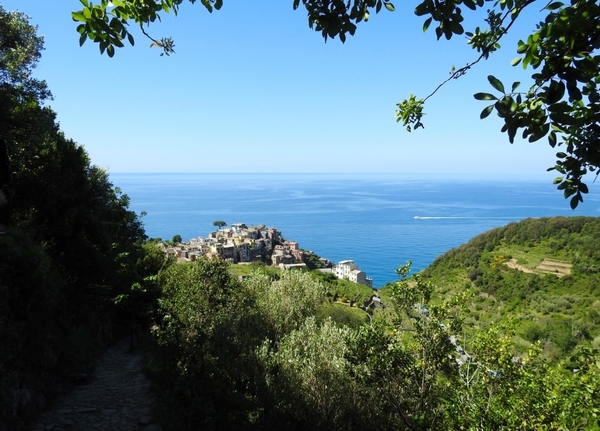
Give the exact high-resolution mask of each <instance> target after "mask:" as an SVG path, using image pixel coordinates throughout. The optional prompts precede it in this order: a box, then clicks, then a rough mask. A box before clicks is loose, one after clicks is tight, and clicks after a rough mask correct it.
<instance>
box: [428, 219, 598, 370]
mask: <svg viewBox="0 0 600 431" xmlns="http://www.w3.org/2000/svg"><path fill="white" fill-rule="evenodd" d="M598 237H600V219H598V218H591V217H556V218H549V219H546V218H542V219H528V220H523V221H521V222H519V223H511V224H509V225H508V226H505V227H502V228H498V229H494V230H492V231H490V232H487V233H485V234H483V235H480V236H477V237H476V238H473V239H472V240H471V241H469V242H468V243H466V244H464V245H462V246H460V247H458V248H456V249H454V250H451V251H449V252H448V253H446V254H444V255H443V256H441V257H439V258H438V259H437V260H436V261H435V262H434V263H433V264H432V265H431V266H430V267H429V268H427V269H426V270H425V271H424V272H423V277H425V278H426V279H428V280H430V281H431V282H432V283H433V284H435V285H436V286H439V289H438V290H437V294H439V295H446V294H452V293H456V292H459V291H462V290H464V289H465V288H467V289H469V290H470V291H471V292H472V293H473V297H472V298H471V299H470V300H469V307H468V313H467V315H466V323H468V326H469V327H472V328H474V329H478V328H482V327H486V326H489V324H490V323H491V322H504V323H508V321H509V320H511V321H512V324H513V325H514V326H515V329H516V334H517V337H516V339H515V341H516V342H517V344H518V345H520V346H521V348H522V349H523V348H525V349H526V348H527V347H528V346H529V345H530V343H533V342H537V341H540V342H541V345H542V348H543V349H544V353H545V355H546V356H547V357H549V358H554V359H556V358H565V357H567V356H568V355H569V354H570V353H571V352H572V351H573V348H574V347H575V346H576V345H578V344H589V343H591V344H592V345H593V346H594V347H595V348H599V347H600V313H599V305H600V301H599V296H600V291H598V284H599V283H598V282H599V271H600V266H599V264H598V262H600V246H599V245H598V242H597V238H598Z"/></svg>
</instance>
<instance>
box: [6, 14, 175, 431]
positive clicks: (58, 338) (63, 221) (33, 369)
mask: <svg viewBox="0 0 600 431" xmlns="http://www.w3.org/2000/svg"><path fill="white" fill-rule="evenodd" d="M42 45H43V43H42V39H41V38H40V37H38V36H36V34H35V28H34V27H32V26H31V25H29V24H28V22H27V19H26V17H24V16H23V15H22V14H19V13H8V12H6V11H5V10H4V9H3V8H2V7H1V6H0V101H1V103H0V140H1V141H2V143H3V144H5V145H6V147H7V153H8V160H9V162H10V167H11V170H10V172H9V173H12V175H5V174H6V173H5V172H3V175H2V178H3V179H4V178H11V177H12V183H7V184H3V186H5V187H4V189H5V190H9V191H10V228H9V229H8V230H7V232H6V233H5V234H3V235H0V340H1V341H0V429H6V428H8V429H18V428H20V427H22V426H23V424H24V421H25V419H26V418H27V417H28V415H29V414H30V413H31V412H33V411H35V410H37V409H39V408H43V407H45V406H47V405H48V403H49V402H50V401H51V400H52V398H53V397H55V396H56V395H57V394H59V393H60V392H61V391H62V390H63V389H64V388H65V387H67V386H68V385H69V382H70V381H71V380H73V379H78V378H81V377H82V376H83V375H85V374H89V372H90V368H91V366H92V359H93V358H94V356H95V355H96V354H97V353H98V352H99V351H101V349H102V348H103V346H104V345H105V344H106V343H108V342H110V341H111V340H112V339H113V338H114V337H115V336H116V335H118V334H119V333H121V334H122V333H123V332H124V331H127V330H129V329H128V328H130V327H131V326H132V325H135V324H140V323H142V322H143V320H144V317H145V315H146V312H147V311H148V310H149V309H151V308H153V307H152V301H153V297H155V296H156V293H157V291H156V286H155V285H154V284H152V282H151V281H148V280H146V281H145V279H147V277H148V276H151V275H153V274H156V273H157V272H158V270H159V269H160V268H161V266H162V265H163V263H164V253H162V251H160V250H159V249H158V248H156V247H155V246H154V245H153V244H151V243H145V234H144V230H143V227H142V224H141V221H140V219H139V218H138V216H137V215H136V214H135V213H133V212H132V211H130V210H129V209H128V204H129V200H128V198H127V196H126V195H124V194H122V193H121V191H120V190H118V189H117V188H115V187H113V185H112V184H111V183H110V181H109V179H108V175H107V173H106V172H105V171H103V170H102V169H100V168H98V167H96V166H94V165H92V164H91V162H90V160H89V158H88V156H87V154H86V152H85V150H84V149H83V147H81V146H80V145H78V144H77V143H75V142H74V141H72V140H70V139H68V138H66V137H65V136H64V134H63V133H62V132H61V131H60V130H59V128H58V124H57V123H56V120H55V113H54V112H53V111H52V110H51V109H50V108H48V107H46V106H44V102H45V101H47V100H48V99H49V98H50V92H49V91H48V89H47V87H46V84H45V82H43V81H40V80H37V79H34V78H33V77H32V70H33V68H34V67H35V64H36V62H37V60H38V58H39V55H40V51H41V49H42ZM2 168H3V170H5V169H6V167H5V166H2Z"/></svg>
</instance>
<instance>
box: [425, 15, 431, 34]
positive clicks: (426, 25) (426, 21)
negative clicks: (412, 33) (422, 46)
mask: <svg viewBox="0 0 600 431" xmlns="http://www.w3.org/2000/svg"><path fill="white" fill-rule="evenodd" d="M432 20H433V18H431V17H430V18H427V19H426V20H425V22H424V23H423V33H425V32H426V31H427V29H428V28H429V26H430V25H431V21H432Z"/></svg>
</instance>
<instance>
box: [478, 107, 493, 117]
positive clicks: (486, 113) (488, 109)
mask: <svg viewBox="0 0 600 431" xmlns="http://www.w3.org/2000/svg"><path fill="white" fill-rule="evenodd" d="M493 110H494V105H490V106H487V107H486V108H485V109H484V110H483V111H481V114H479V118H480V119H482V120H483V119H484V118H487V117H488V116H489V115H490V114H491V113H492V111H493Z"/></svg>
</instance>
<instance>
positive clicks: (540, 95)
mask: <svg viewBox="0 0 600 431" xmlns="http://www.w3.org/2000/svg"><path fill="white" fill-rule="evenodd" d="M80 1H81V3H82V4H83V8H82V9H81V10H79V11H77V12H73V14H72V16H73V19H74V20H75V21H77V22H80V24H79V25H78V27H77V31H78V32H79V33H80V35H81V37H80V43H81V44H83V43H84V42H85V41H86V40H87V39H88V38H90V39H92V40H93V41H94V42H97V43H98V44H99V47H100V51H101V52H102V53H104V52H106V53H107V54H108V55H109V56H111V57H112V56H113V55H114V53H115V47H118V48H120V47H123V46H124V45H123V42H124V41H125V40H128V41H129V43H130V44H131V45H133V43H134V37H133V35H132V34H131V33H130V31H129V24H130V23H134V24H136V25H137V26H139V27H140V31H141V32H142V33H143V34H144V35H145V36H147V37H149V38H150V39H151V40H152V45H153V46H157V47H160V48H162V50H163V52H162V53H161V55H165V54H166V55H169V54H171V53H174V52H175V51H174V46H175V45H174V42H173V40H172V39H171V38H161V39H155V38H153V37H152V36H150V35H149V34H148V33H147V32H146V28H147V26H148V25H150V24H151V23H153V22H155V21H156V20H157V19H158V20H160V14H161V13H170V12H173V13H175V14H177V12H178V10H179V6H180V5H181V3H182V2H183V0H145V1H141V0H114V1H112V2H109V1H108V0H101V2H100V4H97V5H95V4H93V3H91V2H89V1H88V0H80ZM189 1H190V3H195V2H196V0H189ZM200 2H201V3H202V5H203V6H204V7H205V8H206V9H207V10H208V11H209V12H212V11H213V10H214V9H217V10H218V9H220V8H221V7H222V5H223V0H200ZM535 3H537V4H535ZM300 4H302V5H303V6H304V8H305V9H306V12H307V16H308V24H309V27H310V28H312V29H314V30H316V31H319V32H321V34H322V35H323V38H324V39H325V40H327V39H328V38H335V37H339V38H340V40H341V41H342V42H344V41H345V40H346V37H347V35H354V34H355V32H356V28H357V24H358V23H360V22H361V21H367V20H368V19H369V16H370V14H371V13H373V12H374V13H378V12H379V11H381V10H382V8H383V7H385V9H386V10H388V11H394V10H395V8H394V5H393V4H392V3H390V2H388V1H385V0H293V7H294V9H297V8H298V7H299V6H300ZM528 7H533V8H536V9H538V10H539V9H541V10H542V12H543V13H546V17H545V19H544V20H543V21H542V22H540V23H538V24H537V25H536V29H535V31H534V32H533V33H532V34H529V35H524V37H523V39H522V40H521V41H520V42H519V43H518V48H517V54H518V57H517V58H515V60H513V61H512V66H517V65H522V67H523V68H524V69H528V70H530V71H531V73H532V74H531V78H532V82H533V84H532V85H531V87H529V88H528V89H524V90H519V87H520V83H519V82H514V83H512V84H511V85H510V86H505V85H504V84H503V83H502V82H501V81H500V80H499V79H498V78H496V77H494V76H492V75H490V76H489V78H488V79H489V82H490V85H491V86H492V88H493V92H491V93H488V92H480V93H477V94H475V98H476V99H477V100H482V101H489V102H491V104H490V105H488V106H487V107H485V108H484V109H483V111H482V112H481V116H480V117H481V118H482V119H483V118H486V117H487V116H489V115H490V114H491V113H492V112H496V114H497V115H498V116H499V117H500V118H502V119H503V120H504V125H503V127H502V129H501V130H502V132H503V133H506V134H507V135H508V138H509V140H510V142H511V143H513V142H514V140H515V137H516V136H517V133H520V134H521V136H522V138H524V139H527V140H528V141H529V142H535V141H538V140H540V139H543V138H546V139H547V140H548V143H549V144H550V146H551V147H552V148H557V147H560V151H558V152H557V153H556V158H557V160H556V164H555V165H554V166H552V167H550V168H549V169H548V170H556V171H557V172H558V173H559V176H558V177H557V178H556V179H555V181H554V182H555V184H557V185H558V189H559V190H563V192H564V196H565V198H570V205H571V208H573V209H574V208H576V207H577V205H578V204H579V202H582V201H583V197H582V195H583V194H585V193H588V187H587V185H586V184H585V183H584V182H583V179H584V176H585V175H586V174H587V173H589V172H592V173H594V172H597V170H598V169H599V168H600V149H599V146H598V144H597V141H598V138H599V137H600V126H599V125H598V120H599V119H600V117H599V116H600V114H599V113H598V111H599V106H600V105H599V103H600V95H599V92H598V88H597V87H598V84H599V83H600V76H599V74H598V70H599V68H600V56H599V55H597V50H598V47H599V46H600V6H599V5H598V4H597V2H595V1H591V0H571V2H570V3H562V2H559V1H556V2H552V1H549V2H542V3H540V2H536V1H535V0H497V1H496V0H494V1H492V0H447V1H443V2H439V1H437V0H423V1H421V3H419V4H418V5H417V6H416V8H415V14H416V15H417V16H420V17H424V19H425V21H424V24H423V29H424V30H427V29H428V28H429V27H430V26H431V25H432V24H434V31H435V34H436V36H437V38H438V39H441V38H442V36H443V37H444V38H445V39H451V38H452V37H453V36H455V35H463V34H465V35H466V36H467V37H468V43H469V45H470V46H471V47H472V48H473V49H475V50H476V51H477V53H478V56H477V57H476V59H475V60H474V61H473V62H471V63H469V64H467V65H466V66H465V67H462V68H460V69H457V70H454V71H453V73H452V74H451V76H450V77H449V78H448V79H447V80H446V81H444V82H442V83H441V84H440V85H439V86H438V87H437V88H436V89H434V91H433V92H432V93H431V94H429V95H428V96H426V97H425V98H422V99H420V98H417V97H416V96H413V95H411V96H410V97H409V98H408V99H405V100H403V101H402V102H400V103H398V104H397V110H396V120H397V121H398V122H402V124H403V125H404V126H405V127H406V129H407V130H408V131H411V130H413V129H418V128H419V127H424V126H423V122H422V118H423V115H424V112H423V106H424V103H425V101H426V100H427V99H429V98H430V97H431V96H433V95H434V94H435V93H436V92H437V90H438V89H439V88H440V87H441V86H443V85H444V84H446V83H447V82H448V81H450V80H452V79H456V78H459V77H461V76H463V75H464V74H465V73H467V71H468V70H469V69H470V68H471V67H473V66H474V65H475V64H477V63H479V62H480V61H481V60H484V59H487V58H488V57H489V55H490V54H491V53H493V52H494V51H496V50H498V49H499V48H500V41H501V39H502V38H503V37H504V36H505V35H506V34H507V33H508V31H509V30H510V29H511V27H512V26H513V24H514V23H515V22H516V20H517V19H518V18H519V17H520V16H521V15H522V12H523V11H524V10H525V9H526V8H528ZM483 8H485V10H486V11H487V15H486V16H485V18H484V21H485V22H484V23H482V26H481V27H479V26H478V27H476V28H475V29H473V30H471V31H466V30H465V28H464V27H463V24H462V23H463V21H464V16H463V10H464V11H465V13H466V12H467V11H470V12H471V13H473V14H474V15H477V11H478V9H483ZM557 149H558V148H557Z"/></svg>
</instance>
